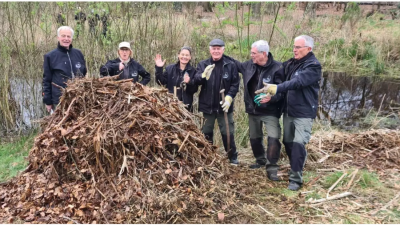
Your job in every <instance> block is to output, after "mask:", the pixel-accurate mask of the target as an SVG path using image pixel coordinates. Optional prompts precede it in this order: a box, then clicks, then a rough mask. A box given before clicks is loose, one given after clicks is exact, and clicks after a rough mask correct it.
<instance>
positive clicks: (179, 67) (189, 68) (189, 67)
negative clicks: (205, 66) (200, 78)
mask: <svg viewBox="0 0 400 225" xmlns="http://www.w3.org/2000/svg"><path fill="white" fill-rule="evenodd" d="M175 66H176V68H177V69H181V64H180V62H179V60H178V62H176V63H175ZM191 69H192V65H190V62H188V64H186V67H185V70H186V71H187V70H191Z"/></svg>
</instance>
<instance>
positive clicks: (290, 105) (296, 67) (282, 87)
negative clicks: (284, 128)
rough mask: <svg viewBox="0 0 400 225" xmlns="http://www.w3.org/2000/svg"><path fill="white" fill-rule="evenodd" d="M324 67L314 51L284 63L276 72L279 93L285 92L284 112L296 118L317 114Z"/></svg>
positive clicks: (312, 116)
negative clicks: (320, 82)
mask: <svg viewBox="0 0 400 225" xmlns="http://www.w3.org/2000/svg"><path fill="white" fill-rule="evenodd" d="M321 70H322V67H321V64H320V63H319V62H318V60H317V58H315V55H314V53H313V52H310V53H308V54H307V55H306V56H304V57H303V58H302V59H300V60H295V59H294V58H292V59H289V60H288V61H286V62H284V63H283V66H282V68H281V69H279V70H278V71H277V72H276V74H275V79H276V80H277V82H278V83H279V82H280V81H284V82H283V83H281V84H279V85H278V90H277V93H285V92H286V96H285V103H284V107H283V113H287V114H288V115H289V116H291V117H296V118H312V119H314V118H315V117H316V115H317V110H318V92H319V86H320V85H319V81H320V80H321V75H322V71H321Z"/></svg>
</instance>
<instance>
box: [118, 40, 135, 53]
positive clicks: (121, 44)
mask: <svg viewBox="0 0 400 225" xmlns="http://www.w3.org/2000/svg"><path fill="white" fill-rule="evenodd" d="M121 48H129V50H131V51H132V49H131V44H129V42H126V41H124V42H121V43H119V46H118V49H121Z"/></svg>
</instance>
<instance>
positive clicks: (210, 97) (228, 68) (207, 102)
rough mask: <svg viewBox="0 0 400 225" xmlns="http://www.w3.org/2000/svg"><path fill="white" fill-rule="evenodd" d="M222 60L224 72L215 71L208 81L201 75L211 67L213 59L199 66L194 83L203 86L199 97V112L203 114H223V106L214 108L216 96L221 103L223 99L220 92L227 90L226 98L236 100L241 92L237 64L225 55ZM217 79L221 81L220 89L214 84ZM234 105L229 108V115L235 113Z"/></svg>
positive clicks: (204, 61)
mask: <svg viewBox="0 0 400 225" xmlns="http://www.w3.org/2000/svg"><path fill="white" fill-rule="evenodd" d="M221 60H223V72H222V73H221V74H215V70H213V71H212V73H211V77H210V79H209V80H208V81H207V80H206V79H205V78H202V77H201V74H202V73H203V72H204V69H205V68H206V67H207V66H209V65H211V62H212V58H209V59H206V60H203V61H201V62H199V64H198V65H197V69H196V71H197V72H196V75H195V76H194V80H193V83H194V84H197V85H201V92H200V95H199V111H201V112H204V113H208V114H211V113H213V112H217V113H223V110H222V108H221V105H219V107H218V109H217V110H215V109H213V108H212V106H213V103H214V102H213V101H214V95H218V96H219V99H220V101H221V100H222V97H221V94H220V93H219V91H220V90H222V89H225V96H226V95H230V96H231V97H232V99H234V98H235V96H236V94H237V92H238V90H239V82H240V80H239V79H240V78H239V74H238V71H237V68H236V65H235V62H233V61H232V60H231V59H230V58H228V57H226V56H225V55H223V57H222V59H221ZM216 79H220V80H221V82H220V87H215V85H214V83H215V80H216ZM233 103H234V101H232V105H231V107H229V111H228V113H230V112H233ZM218 104H219V102H218Z"/></svg>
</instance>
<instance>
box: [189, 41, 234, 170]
mask: <svg viewBox="0 0 400 225" xmlns="http://www.w3.org/2000/svg"><path fill="white" fill-rule="evenodd" d="M224 51H225V43H224V42H223V41H222V40H221V39H214V40H212V41H211V42H210V54H211V57H210V58H208V59H206V60H203V61H201V62H200V63H199V64H198V65H197V73H196V75H195V76H194V78H193V79H194V84H197V85H201V92H200V95H199V111H201V112H203V116H204V119H205V123H204V125H203V128H202V131H203V133H204V135H205V137H206V139H207V140H208V141H209V142H210V143H213V137H214V123H215V120H217V122H218V126H219V131H220V132H221V136H222V141H223V144H224V148H225V151H226V152H227V153H228V158H229V161H230V163H231V164H233V165H237V164H239V162H238V160H237V151H236V145H235V139H234V131H235V127H234V124H233V99H234V98H235V96H236V93H237V92H238V89H239V81H240V80H239V74H238V71H237V68H236V65H235V63H234V62H233V61H232V60H231V59H230V58H229V57H227V56H225V55H224ZM221 92H222V93H223V94H224V96H225V97H224V98H222V93H221ZM224 113H225V114H226V115H227V118H228V124H227V123H226V122H225V118H224ZM227 127H228V128H229V129H228V130H229V131H227V129H226V128H227ZM228 140H229V143H228ZM228 146H229V149H228Z"/></svg>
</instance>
